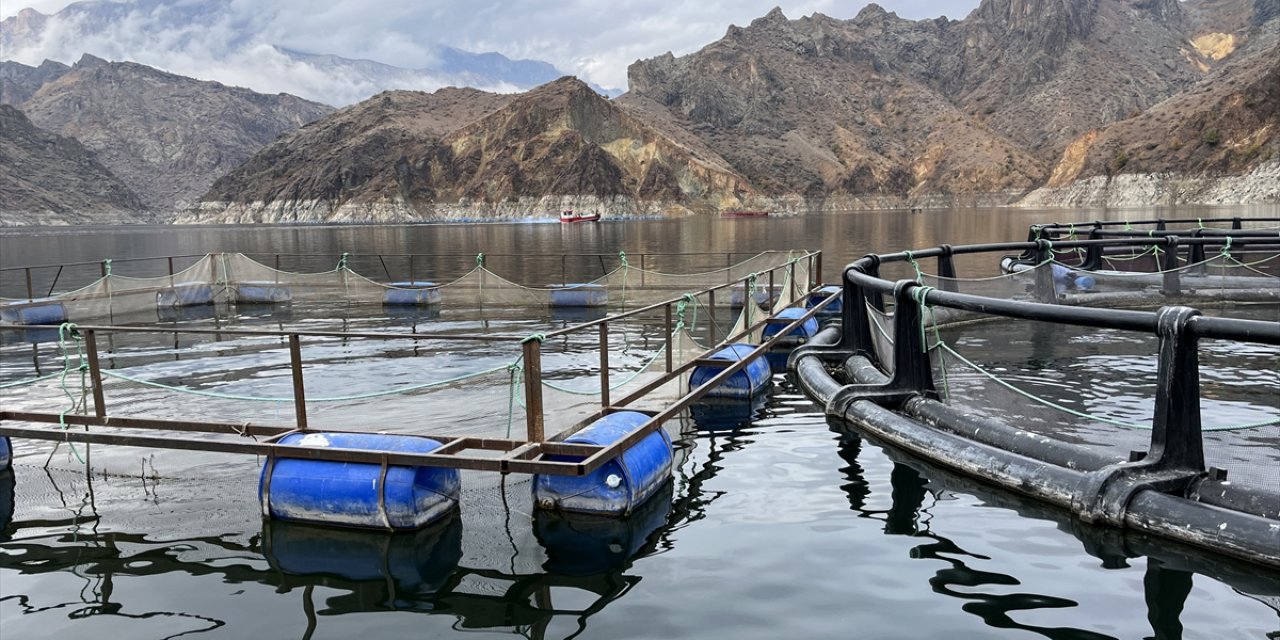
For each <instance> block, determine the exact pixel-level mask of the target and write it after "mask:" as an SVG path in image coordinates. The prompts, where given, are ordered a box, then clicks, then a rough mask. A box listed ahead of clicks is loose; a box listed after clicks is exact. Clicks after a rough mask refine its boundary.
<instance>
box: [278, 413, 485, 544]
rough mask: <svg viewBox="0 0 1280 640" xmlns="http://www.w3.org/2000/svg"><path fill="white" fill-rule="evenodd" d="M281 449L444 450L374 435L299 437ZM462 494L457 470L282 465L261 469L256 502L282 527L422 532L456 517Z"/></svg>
mask: <svg viewBox="0 0 1280 640" xmlns="http://www.w3.org/2000/svg"><path fill="white" fill-rule="evenodd" d="M279 444H282V445H291V446H300V447H312V448H326V449H366V450H372V451H386V452H395V453H430V452H432V451H434V450H436V449H438V448H440V443H439V442H436V441H435V440H431V439H429V438H420V437H415V436H401V435H385V434H376V433H321V432H312V433H293V434H290V435H287V436H285V437H283V438H281V439H280V440H279ZM384 473H385V475H384ZM459 489H460V481H459V478H458V470H457V469H443V468H438V467H405V466H399V465H391V466H388V467H382V466H380V465H376V464H366V463H354V462H335V461H329V460H304V459H297V458H276V459H273V461H272V462H271V463H269V464H267V465H266V466H265V467H263V469H262V478H261V480H260V482H259V485H258V495H259V499H260V500H262V501H263V502H264V504H266V506H267V509H268V512H269V513H270V515H271V517H273V518H279V519H281V520H292V521H294V522H315V523H321V524H336V525H344V526H350V527H365V528H373V529H417V528H419V527H422V526H425V525H427V524H430V523H432V522H434V521H436V520H438V519H440V518H441V517H444V516H445V515H447V514H449V513H450V512H451V511H453V509H454V508H455V507H457V505H458V492H459ZM264 495H265V496H266V497H265V498H264V497H263V496H264Z"/></svg>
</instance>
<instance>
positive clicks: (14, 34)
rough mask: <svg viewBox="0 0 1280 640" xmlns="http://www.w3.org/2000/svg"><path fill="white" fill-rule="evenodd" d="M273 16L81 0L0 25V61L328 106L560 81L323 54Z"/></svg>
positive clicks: (475, 67) (432, 62)
mask: <svg viewBox="0 0 1280 640" xmlns="http://www.w3.org/2000/svg"><path fill="white" fill-rule="evenodd" d="M15 1H16V0H15ZM278 11H279V9H273V8H272V7H258V6H256V5H255V4H254V3H243V2H236V1H235V0H124V1H118V0H117V1H106V0H89V1H82V2H75V3H72V4H70V5H68V6H67V7H65V8H63V9H62V10H60V11H58V12H56V13H54V14H52V15H46V14H43V13H40V12H39V11H36V10H34V9H23V10H22V11H20V12H18V14H17V15H14V16H11V17H9V18H6V19H5V20H3V21H0V52H3V54H2V55H3V56H4V57H5V58H8V59H10V60H14V61H18V62H25V63H28V64H35V63H37V62H38V61H40V60H44V59H54V60H63V61H71V60H75V59H77V58H78V57H79V56H80V55H81V54H84V53H89V54H93V55H96V56H99V57H103V58H107V59H113V60H130V61H133V62H138V63H142V64H147V65H149V66H155V67H161V68H164V69H165V70H168V71H172V72H176V73H182V74H186V75H192V76H197V77H201V78H204V79H214V80H221V81H223V82H225V83H228V84H236V85H245V86H249V87H250V88H253V89H255V90H258V91H263V92H268V93H275V92H280V91H286V92H288V93H291V94H294V95H299V96H303V97H305V98H308V99H311V100H316V101H319V102H324V103H327V104H333V105H348V104H352V103H354V102H358V101H360V100H363V99H365V98H368V97H369V96H371V95H374V94H376V93H379V92H381V91H385V90H389V89H415V90H434V89H438V88H441V87H446V86H470V87H477V88H481V89H486V90H491V91H503V92H514V91H522V90H527V89H531V88H533V87H536V86H538V85H541V84H544V83H547V82H550V81H551V80H554V79H556V78H558V77H560V76H562V75H564V74H563V73H561V72H560V71H558V70H557V69H556V68H555V67H554V66H552V65H551V64H549V63H546V62H542V61H539V60H512V59H510V58H507V57H506V56H503V55H501V54H499V53H493V52H487V53H475V52H471V51H466V50H463V49H458V48H456V47H449V46H432V45H425V46H424V45H421V44H419V43H417V42H413V43H408V44H410V45H412V46H411V49H423V50H425V51H426V53H425V54H424V58H425V61H426V62H428V64H426V65H423V66H420V67H414V68H407V67H404V66H395V65H392V64H386V63H384V62H378V61H374V60H364V59H352V58H349V57H342V56H337V55H331V54H327V53H324V52H323V51H315V50H313V49H311V46H312V45H313V43H312V42H311V41H306V42H305V43H299V42H291V41H281V39H282V38H284V39H286V40H287V37H288V29H287V28H286V29H281V28H280V27H281V24H283V23H285V22H287V20H288V19H289V18H288V17H278V19H279V20H280V22H276V20H277V16H276V15H275V14H276V13H277V12H278ZM300 45H301V46H300ZM302 48H306V49H307V50H308V51H306V52H304V51H301V50H300V49H302ZM601 91H603V90H602V89H601Z"/></svg>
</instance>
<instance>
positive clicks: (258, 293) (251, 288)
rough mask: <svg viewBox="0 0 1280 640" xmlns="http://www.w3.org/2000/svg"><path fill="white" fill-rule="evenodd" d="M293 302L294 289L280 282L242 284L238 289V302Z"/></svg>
mask: <svg viewBox="0 0 1280 640" xmlns="http://www.w3.org/2000/svg"><path fill="white" fill-rule="evenodd" d="M291 301H293V289H291V288H289V287H287V286H284V285H281V284H280V283H278V282H241V283H240V284H239V286H237V287H236V302H248V303H257V304H278V303H281V302H291Z"/></svg>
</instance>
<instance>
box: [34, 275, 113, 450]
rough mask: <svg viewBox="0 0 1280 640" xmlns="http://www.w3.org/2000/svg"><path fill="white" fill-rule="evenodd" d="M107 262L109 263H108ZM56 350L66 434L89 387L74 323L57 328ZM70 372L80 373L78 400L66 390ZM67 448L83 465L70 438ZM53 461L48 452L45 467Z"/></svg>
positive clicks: (60, 420) (60, 421)
mask: <svg viewBox="0 0 1280 640" xmlns="http://www.w3.org/2000/svg"><path fill="white" fill-rule="evenodd" d="M108 262H109V261H108ZM68 340H71V341H72V342H73V343H74V344H75V346H76V362H77V364H76V366H75V367H72V365H71V351H70V350H69V349H68V348H67V341H68ZM58 349H59V350H60V351H61V353H62V373H61V375H60V376H59V380H58V381H59V384H60V385H61V386H62V393H63V394H65V395H66V396H67V400H68V401H70V403H71V404H70V405H69V406H68V407H67V408H66V409H63V410H62V411H61V412H60V413H59V414H58V426H59V427H61V428H62V431H63V432H66V431H67V430H68V429H69V428H70V425H68V424H67V415H68V414H70V413H72V412H75V411H77V410H79V409H80V408H81V407H83V406H84V402H85V398H87V397H88V395H89V387H88V384H87V383H86V381H85V375H86V373H87V372H88V371H89V364H88V363H87V362H85V353H84V337H83V336H82V335H81V334H80V331H79V330H78V329H76V325H75V323H74V322H64V323H62V324H61V325H59V326H58ZM72 371H78V372H80V399H79V400H77V399H76V397H75V395H74V394H72V393H71V390H70V389H68V388H67V374H68V373H71V372H72ZM66 443H67V446H69V447H71V453H72V454H74V455H75V457H76V461H78V462H79V463H80V464H84V458H82V457H80V451H79V450H77V449H76V445H75V443H73V442H71V440H70V438H69V437H68V439H67V440H66ZM52 459H53V452H52V451H50V452H49V459H48V460H46V461H45V466H46V467H47V466H48V465H49V460H52Z"/></svg>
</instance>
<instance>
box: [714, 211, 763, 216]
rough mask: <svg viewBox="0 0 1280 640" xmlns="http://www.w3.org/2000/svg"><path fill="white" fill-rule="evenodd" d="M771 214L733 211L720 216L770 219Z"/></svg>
mask: <svg viewBox="0 0 1280 640" xmlns="http://www.w3.org/2000/svg"><path fill="white" fill-rule="evenodd" d="M769 213H770V212H768V211H743V210H733V211H725V212H724V213H722V214H720V216H721V217H724V218H767V217H769Z"/></svg>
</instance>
